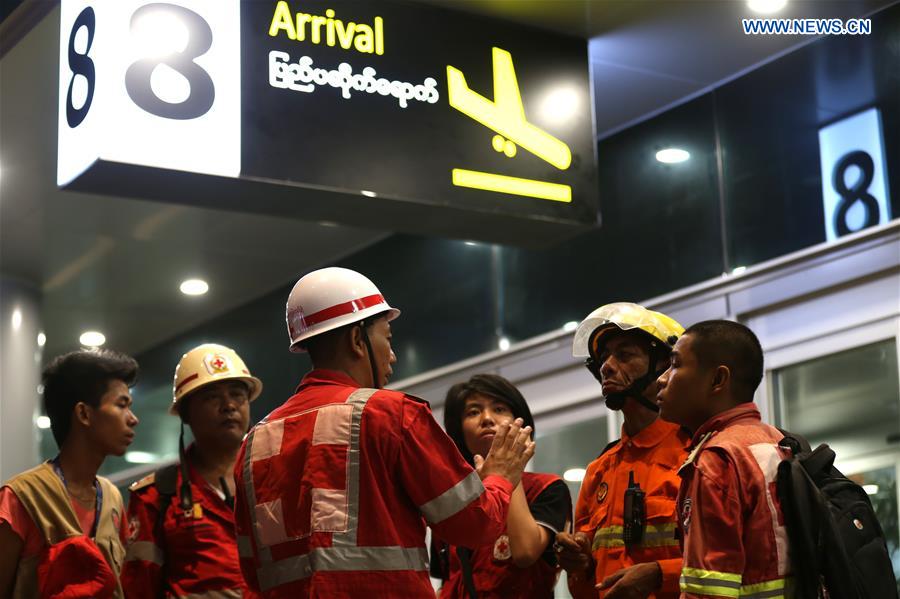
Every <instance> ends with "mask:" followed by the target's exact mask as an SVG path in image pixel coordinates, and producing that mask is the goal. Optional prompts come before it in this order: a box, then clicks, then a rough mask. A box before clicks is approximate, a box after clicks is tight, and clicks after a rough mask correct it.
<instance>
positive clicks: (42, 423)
mask: <svg viewBox="0 0 900 599" xmlns="http://www.w3.org/2000/svg"><path fill="white" fill-rule="evenodd" d="M35 424H37V427H38V428H40V429H48V428H50V418H49V417H48V416H38V417H37V420H36V421H35Z"/></svg>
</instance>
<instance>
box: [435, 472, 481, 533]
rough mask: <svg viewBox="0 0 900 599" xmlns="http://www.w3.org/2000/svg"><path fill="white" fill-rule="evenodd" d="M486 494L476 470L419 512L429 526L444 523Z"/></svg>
mask: <svg viewBox="0 0 900 599" xmlns="http://www.w3.org/2000/svg"><path fill="white" fill-rule="evenodd" d="M482 493H484V485H483V484H481V478H480V477H479V476H478V473H477V472H475V471H474V470H473V471H472V472H470V473H469V476H467V477H465V478H464V479H462V480H461V481H459V482H458V483H456V484H455V485H454V486H452V487H450V488H449V489H447V490H446V491H444V492H443V493H441V494H440V495H438V496H437V497H435V498H434V499H432V500H431V501H429V502H428V503H424V504H422V505H420V506H419V511H420V512H422V515H423V516H425V519H426V520H427V521H428V523H429V524H437V523H439V522H443V521H444V520H446V519H447V518H449V517H450V516H452V515H454V514H456V513H457V512H459V511H460V510H462V509H463V508H465V507H466V506H467V505H469V504H470V503H472V501H474V500H475V499H477V498H478V497H479V496H480V495H481V494H482Z"/></svg>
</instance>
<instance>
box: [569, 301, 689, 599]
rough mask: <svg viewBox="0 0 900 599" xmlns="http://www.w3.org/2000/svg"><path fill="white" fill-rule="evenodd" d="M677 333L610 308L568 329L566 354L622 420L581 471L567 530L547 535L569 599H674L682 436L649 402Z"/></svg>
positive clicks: (646, 314)
mask: <svg viewBox="0 0 900 599" xmlns="http://www.w3.org/2000/svg"><path fill="white" fill-rule="evenodd" d="M683 330H684V329H683V328H682V327H681V325H679V324H678V323H677V322H676V321H674V320H673V319H671V318H669V317H668V316H666V315H664V314H660V313H659V312H653V311H651V310H647V309H646V308H644V307H643V306H639V305H637V304H631V303H626V302H620V303H614V304H608V305H606V306H602V307H600V308H598V309H597V310H594V311H593V312H592V313H591V314H589V315H588V317H587V318H586V319H585V320H584V321H583V322H582V323H581V324H580V325H579V327H578V329H577V331H576V332H575V340H574V348H573V354H574V355H575V356H587V360H586V361H585V365H586V366H587V368H588V370H590V372H591V373H592V374H593V375H594V376H595V377H596V378H597V379H598V380H599V381H600V383H601V385H602V388H603V397H604V399H605V400H606V406H607V407H608V408H610V409H611V410H621V411H622V414H623V416H624V424H623V425H622V438H621V439H620V440H618V441H614V442H613V443H611V444H609V445H608V446H607V447H606V449H604V451H603V452H602V453H601V455H600V457H598V458H597V459H596V460H594V461H593V462H591V463H590V465H588V467H587V472H586V473H585V477H584V480H583V482H582V484H581V491H580V493H579V495H578V503H577V504H576V507H575V527H574V529H575V533H574V534H573V535H570V534H566V533H562V534H559V535H557V551H559V558H560V564H561V565H562V567H563V568H565V570H566V572H567V573H568V581H569V589H570V590H571V592H572V595H573V596H575V597H576V599H585V598H589V597H590V598H596V597H598V595H599V596H601V597H609V598H610V599H614V598H617V597H657V598H660V599H661V598H674V597H677V596H678V577H679V575H680V573H681V552H680V550H679V546H678V540H677V539H676V538H675V530H676V526H677V525H676V516H675V500H676V496H677V493H678V484H679V479H678V474H677V470H678V467H679V466H680V465H681V463H682V462H683V461H684V458H685V455H686V453H687V452H686V447H687V445H688V443H689V440H690V438H689V436H688V435H687V433H685V432H684V431H683V430H681V429H680V428H679V427H678V426H677V425H673V424H670V423H668V422H663V421H662V420H660V419H659V418H658V408H657V406H656V403H655V401H654V399H655V397H656V378H657V377H658V376H659V375H660V374H661V373H662V371H664V370H665V369H666V368H667V367H668V365H669V354H670V352H671V347H672V345H674V343H675V340H676V339H677V338H678V337H679V336H680V335H681V333H682V331H683ZM637 487H640V490H639V491H638V489H637ZM629 489H631V490H629ZM628 506H631V509H630V510H629V509H626V508H627V507H628ZM641 506H642V507H643V509H640V508H641Z"/></svg>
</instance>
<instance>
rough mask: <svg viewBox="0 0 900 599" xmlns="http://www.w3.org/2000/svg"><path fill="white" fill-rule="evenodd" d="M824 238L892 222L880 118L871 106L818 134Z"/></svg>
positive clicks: (823, 129)
mask: <svg viewBox="0 0 900 599" xmlns="http://www.w3.org/2000/svg"><path fill="white" fill-rule="evenodd" d="M819 156H820V158H821V164H822V201H823V205H824V208H825V237H826V239H827V240H828V241H834V240H835V239H837V238H838V237H842V236H844V235H847V234H848V233H853V232H855V231H859V230H861V229H864V228H866V227H872V226H875V225H880V224H883V223H886V222H888V221H889V220H891V203H890V195H889V194H888V179H887V171H886V170H885V161H884V137H883V134H882V128H881V114H880V113H879V111H878V109H877V108H870V109H869V110H866V111H864V112H860V113H858V114H855V115H853V116H850V117H847V118H845V119H841V120H840V121H838V122H836V123H832V124H830V125H828V126H827V127H823V128H822V129H820V130H819Z"/></svg>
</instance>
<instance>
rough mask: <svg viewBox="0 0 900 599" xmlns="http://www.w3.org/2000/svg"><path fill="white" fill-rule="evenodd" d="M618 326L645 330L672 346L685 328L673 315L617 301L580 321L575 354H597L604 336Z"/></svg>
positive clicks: (577, 356) (620, 328) (586, 355)
mask: <svg viewBox="0 0 900 599" xmlns="http://www.w3.org/2000/svg"><path fill="white" fill-rule="evenodd" d="M616 329H618V330H622V331H631V330H640V331H644V332H645V333H647V334H648V335H650V336H651V337H653V338H654V339H655V340H657V341H660V342H662V344H663V346H664V347H668V348H670V349H671V347H672V346H673V345H675V342H676V341H677V340H678V338H679V337H681V335H682V334H684V327H683V326H681V325H680V324H678V322H677V321H676V320H675V319H674V318H670V317H668V316H666V315H665V314H662V313H661V312H654V311H653V310H648V309H647V308H645V307H643V306H641V305H639V304H633V303H631V302H616V303H613V304H606V305H605V306H600V307H599V308H597V309H596V310H594V311H593V312H591V313H590V314H588V315H587V318H585V319H584V320H582V321H581V324H579V325H578V329H576V331H575V339H574V341H573V343H572V355H573V356H575V357H576V358H586V357H588V356H591V357H594V356H596V354H597V352H598V349H599V348H600V342H601V340H602V339H603V337H605V336H607V335H608V334H609V333H611V332H613V331H614V330H616Z"/></svg>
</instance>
